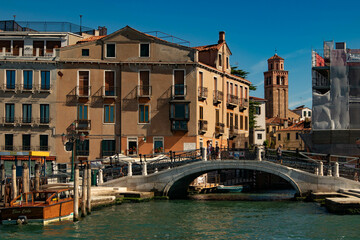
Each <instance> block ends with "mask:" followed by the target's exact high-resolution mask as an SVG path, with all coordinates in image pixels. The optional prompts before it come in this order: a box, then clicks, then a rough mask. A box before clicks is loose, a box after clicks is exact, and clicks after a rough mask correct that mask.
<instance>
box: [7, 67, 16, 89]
mask: <svg viewBox="0 0 360 240" xmlns="http://www.w3.org/2000/svg"><path fill="white" fill-rule="evenodd" d="M15 75H16V73H15V70H6V88H7V89H15Z"/></svg>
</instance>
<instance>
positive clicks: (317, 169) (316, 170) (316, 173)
mask: <svg viewBox="0 0 360 240" xmlns="http://www.w3.org/2000/svg"><path fill="white" fill-rule="evenodd" d="M315 175H317V176H318V175H319V168H318V167H316V168H315Z"/></svg>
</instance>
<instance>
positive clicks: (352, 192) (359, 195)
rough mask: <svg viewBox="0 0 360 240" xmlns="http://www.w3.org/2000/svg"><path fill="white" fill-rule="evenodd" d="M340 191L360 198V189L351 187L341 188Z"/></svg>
mask: <svg viewBox="0 0 360 240" xmlns="http://www.w3.org/2000/svg"><path fill="white" fill-rule="evenodd" d="M339 192H341V193H343V194H346V195H349V196H352V197H357V198H359V199H360V191H356V190H353V189H349V190H345V189H340V190H339Z"/></svg>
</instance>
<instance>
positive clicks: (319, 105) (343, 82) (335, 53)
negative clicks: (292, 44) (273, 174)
mask: <svg viewBox="0 0 360 240" xmlns="http://www.w3.org/2000/svg"><path fill="white" fill-rule="evenodd" d="M334 45H335V48H334ZM312 90H313V91H312V92H313V116H312V127H313V130H312V134H311V137H309V138H308V141H307V142H308V143H309V147H310V148H311V151H314V152H323V153H330V154H341V155H360V145H359V139H360V49H349V48H346V43H345V42H339V43H335V44H334V42H333V41H326V42H324V49H323V50H320V51H318V50H313V51H312ZM357 143H358V144H357Z"/></svg>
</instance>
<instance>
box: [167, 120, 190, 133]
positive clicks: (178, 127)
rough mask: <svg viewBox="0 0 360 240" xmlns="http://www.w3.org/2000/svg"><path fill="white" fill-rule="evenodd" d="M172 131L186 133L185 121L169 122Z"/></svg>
mask: <svg viewBox="0 0 360 240" xmlns="http://www.w3.org/2000/svg"><path fill="white" fill-rule="evenodd" d="M171 130H172V131H188V126H187V121H186V120H173V121H172V122H171Z"/></svg>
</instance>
